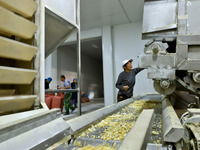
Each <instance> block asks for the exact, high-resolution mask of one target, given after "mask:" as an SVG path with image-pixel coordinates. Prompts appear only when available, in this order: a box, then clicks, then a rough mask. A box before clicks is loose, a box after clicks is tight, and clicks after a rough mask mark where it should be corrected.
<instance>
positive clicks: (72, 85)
mask: <svg viewBox="0 0 200 150" xmlns="http://www.w3.org/2000/svg"><path fill="white" fill-rule="evenodd" d="M77 87H78V84H77V79H76V78H74V79H73V82H72V83H71V88H72V89H77ZM73 104H74V107H75V108H77V92H72V98H71V105H73Z"/></svg>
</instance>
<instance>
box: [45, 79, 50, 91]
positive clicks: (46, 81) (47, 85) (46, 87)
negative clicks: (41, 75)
mask: <svg viewBox="0 0 200 150" xmlns="http://www.w3.org/2000/svg"><path fill="white" fill-rule="evenodd" d="M51 81H52V78H51V77H48V78H47V79H44V83H45V90H48V89H49V84H50V83H51Z"/></svg>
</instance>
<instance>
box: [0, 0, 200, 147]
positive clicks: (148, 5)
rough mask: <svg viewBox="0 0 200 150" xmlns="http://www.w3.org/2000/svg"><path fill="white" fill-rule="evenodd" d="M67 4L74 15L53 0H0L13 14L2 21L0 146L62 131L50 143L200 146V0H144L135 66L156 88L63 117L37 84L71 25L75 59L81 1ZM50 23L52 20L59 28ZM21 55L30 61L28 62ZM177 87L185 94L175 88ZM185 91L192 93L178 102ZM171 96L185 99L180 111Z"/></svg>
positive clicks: (26, 143)
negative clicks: (139, 51)
mask: <svg viewBox="0 0 200 150" xmlns="http://www.w3.org/2000/svg"><path fill="white" fill-rule="evenodd" d="M36 2H37V3H36ZM54 2H55V1H54ZM63 3H65V2H64V1H63ZM66 3H68V4H69V3H70V5H68V6H72V5H73V8H76V10H73V11H72V15H70V16H75V18H74V22H72V21H69V20H67V19H66V18H67V17H66V16H65V17H63V18H62V16H59V14H60V13H56V11H55V10H59V9H58V8H54V7H56V6H57V5H55V4H54V3H53V2H52V1H49V2H48V1H46V4H44V2H43V1H39V0H37V1H31V0H30V1H29V2H28V3H27V7H30V8H29V10H28V9H27V10H26V9H23V10H21V8H20V7H19V8H18V6H17V5H15V4H14V3H12V2H10V1H4V2H1V3H0V5H1V6H0V15H2V16H4V15H5V14H6V15H7V16H8V18H10V19H6V21H7V23H5V24H0V27H1V30H2V33H1V38H0V42H1V46H2V47H3V46H4V48H7V49H6V50H7V51H9V53H4V52H3V51H1V57H2V60H3V61H1V63H2V64H1V66H0V70H1V75H2V76H3V77H2V78H1V79H0V84H1V90H0V96H1V97H0V115H1V119H0V150H8V149H16V150H23V149H24V150H27V149H35V150H38V149H47V148H48V147H50V148H51V146H52V145H54V144H56V143H57V142H58V143H59V141H60V140H61V139H63V138H66V137H69V138H68V139H67V140H66V141H65V142H63V143H61V144H60V145H58V146H56V147H54V149H55V150H90V149H91V150H158V149H159V150H175V149H176V150H182V149H184V150H200V109H199V108H200V101H199V96H200V67H199V65H200V54H199V49H200V47H199V45H200V28H199V24H200V20H199V14H200V9H199V7H200V0H178V1H177V0H156V1H155V0H145V1H144V11H143V30H142V38H143V39H144V40H149V41H148V42H147V43H146V44H145V46H144V47H145V48H144V54H141V55H140V56H139V67H140V68H145V69H147V77H148V79H152V80H153V84H154V88H155V90H156V91H157V92H158V94H144V95H141V96H136V97H133V98H130V99H127V100H125V101H122V102H119V103H117V104H113V105H110V106H107V107H104V108H102V109H99V110H96V111H94V112H91V113H88V114H86V115H82V116H79V117H76V118H74V119H71V120H68V121H65V120H64V119H63V118H62V117H61V112H60V110H59V109H53V110H49V109H48V108H47V106H46V104H45V102H44V99H43V97H44V95H43V94H44V93H45V92H44V89H43V87H42V86H41V85H42V83H43V82H44V81H43V79H42V78H41V76H42V73H43V69H44V68H42V67H44V62H43V61H44V60H43V58H44V57H43V56H44V53H46V57H47V56H48V55H50V54H51V53H52V52H53V50H55V49H56V48H57V47H58V45H59V44H60V43H62V41H63V37H69V36H70V35H71V34H72V33H74V32H75V31H78V34H77V35H78V38H77V39H78V43H79V45H78V48H77V52H78V55H77V56H78V58H80V24H79V19H80V18H79V15H78V14H79V6H78V5H79V3H80V2H79V0H74V1H73V2H66ZM20 4H21V5H20V6H23V2H20ZM70 8H72V7H69V9H70ZM59 11H61V13H62V11H64V10H59ZM16 13H18V14H20V15H21V16H20V17H19V16H18V15H17V14H16ZM75 14H76V15H75ZM27 15H28V17H32V18H34V19H32V20H31V21H30V20H29V19H27ZM44 16H45V19H46V24H45V20H44ZM1 18H3V17H1ZM4 18H5V17H4ZM13 20H15V22H17V23H16V24H14V23H13ZM48 23H49V24H50V23H52V24H53V23H56V24H54V25H55V26H56V27H57V28H59V29H60V31H61V32H62V31H65V32H62V34H64V35H62V34H59V33H57V30H56V31H53V30H52V29H51V27H50V26H47V24H48ZM7 24H12V25H13V27H15V28H16V29H14V28H11V27H10V26H8V25H7ZM20 24H25V25H26V26H27V28H26V29H27V31H26V32H25V30H24V28H23V27H21V25H20ZM43 25H46V28H45V27H44V26H43ZM57 28H55V29H57ZM44 29H45V34H46V43H45V45H46V52H44V51H45V50H44V46H43V44H42V43H44V36H45V35H44ZM54 35H55V36H54ZM12 36H16V37H17V38H13V39H11V37H12ZM57 36H58V37H57ZM52 41H53V42H52ZM6 45H12V47H13V49H10V48H9V46H7V47H6ZM4 48H3V49H4ZM28 50H29V51H30V52H29V53H28V54H29V55H28V54H27V51H28ZM19 52H20V54H21V55H16V53H19ZM9 59H11V60H9ZM23 61H27V63H28V65H27V66H26V67H25V68H24V62H23ZM79 61H80V60H79ZM79 61H77V62H78V63H80V62H79ZM7 63H8V64H12V65H11V66H8V65H7ZM5 64H6V65H5ZM79 65H80V64H79ZM78 70H79V71H80V68H78ZM79 71H78V72H79ZM9 75H10V76H9ZM79 75H80V74H79ZM13 76H17V77H18V78H13ZM24 84H25V86H24ZM5 85H6V86H5ZM79 86H80V85H79ZM4 87H6V89H3V88H4ZM76 91H78V92H80V89H79V88H78V89H76ZM179 91H185V92H186V93H185V94H186V95H181V94H180V95H177V92H179ZM54 92H58V91H57V90H55V91H54ZM65 92H66V91H65ZM188 95H192V96H193V99H192V100H191V101H190V99H187V101H183V99H184V98H185V97H187V96H188ZM176 102H179V104H181V103H186V104H185V107H184V109H183V110H184V113H179V112H178V110H177V109H176V108H175V103H176ZM79 105H80V102H79ZM8 106H9V107H8ZM78 112H79V114H81V110H80V106H79V111H78ZM36 133H37V134H36Z"/></svg>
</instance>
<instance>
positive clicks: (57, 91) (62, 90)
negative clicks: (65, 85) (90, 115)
mask: <svg viewBox="0 0 200 150" xmlns="http://www.w3.org/2000/svg"><path fill="white" fill-rule="evenodd" d="M63 92H79V89H58V90H45V94H49V93H63Z"/></svg>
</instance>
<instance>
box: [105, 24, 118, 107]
mask: <svg viewBox="0 0 200 150" xmlns="http://www.w3.org/2000/svg"><path fill="white" fill-rule="evenodd" d="M102 33H103V34H102V35H103V36H102V49H103V50H102V57H103V58H102V59H103V79H104V85H105V86H104V102H105V103H104V105H105V106H109V105H112V104H113V103H116V99H115V98H114V97H115V96H114V93H115V92H114V91H115V88H114V86H113V85H114V82H113V47H112V29H111V27H110V26H105V27H103V29H102Z"/></svg>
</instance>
